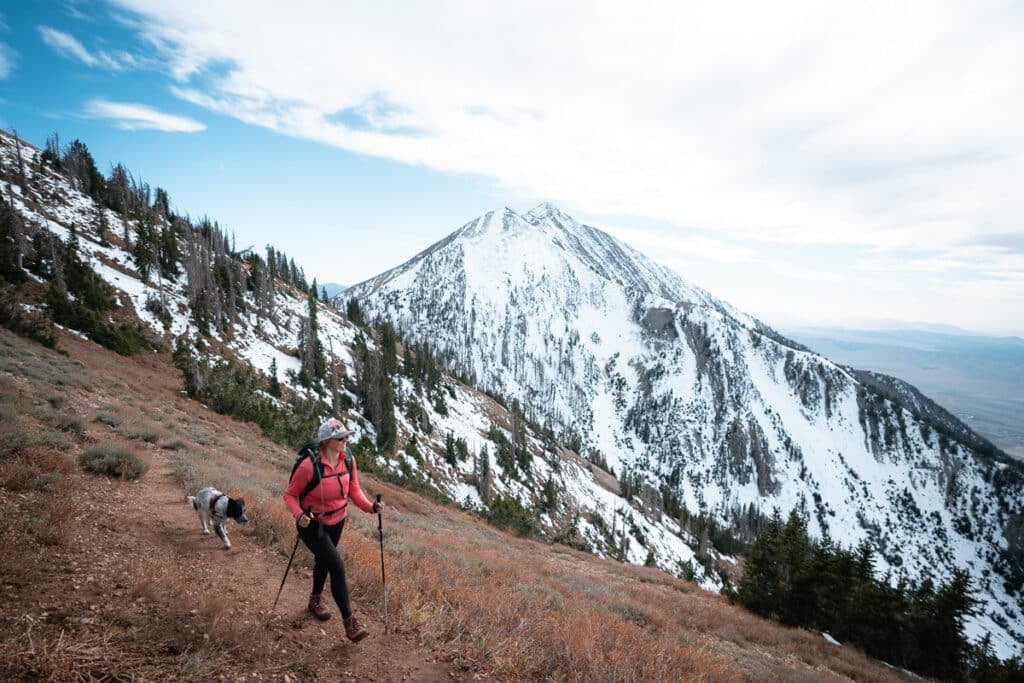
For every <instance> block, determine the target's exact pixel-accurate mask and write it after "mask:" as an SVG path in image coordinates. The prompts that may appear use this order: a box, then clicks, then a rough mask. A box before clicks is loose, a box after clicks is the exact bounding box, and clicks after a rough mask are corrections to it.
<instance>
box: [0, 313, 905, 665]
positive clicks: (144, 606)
mask: <svg viewBox="0 0 1024 683" xmlns="http://www.w3.org/2000/svg"><path fill="white" fill-rule="evenodd" d="M60 346H61V348H63V349H64V350H65V351H66V352H67V355H62V354H59V353H57V352H53V351H50V350H47V349H45V348H43V347H41V346H39V345H37V344H35V343H33V342H31V341H28V340H25V339H22V338H20V337H16V336H14V335H12V334H11V333H9V332H8V331H6V330H3V329H0V433H2V445H0V487H2V488H0V499H2V502H3V509H4V515H3V516H2V517H0V520H2V521H0V542H2V547H3V548H4V549H5V550H4V552H3V553H2V555H0V595H2V605H3V607H2V608H0V662H2V663H0V679H4V680H8V679H15V680H21V679H33V680H34V679H40V680H93V679H107V680H111V679H112V680H197V681H200V680H211V679H218V678H221V679H225V680H242V679H245V680H292V681H295V680H307V679H320V680H348V679H356V678H359V679H367V678H369V679H375V680H396V681H397V680H452V679H454V680H476V679H479V678H494V679H498V680H517V679H531V680H673V681H674V680H715V681H718V680H726V681H732V680H737V681H738V680H772V681H808V680H859V681H890V680H900V679H902V678H904V677H903V676H902V675H901V674H899V673H898V672H895V671H893V670H891V669H888V668H887V667H885V666H884V665H882V664H880V663H878V662H874V661H872V660H869V659H867V658H865V657H864V656H862V655H860V654H859V653H858V652H857V651H856V650H854V649H853V648H850V647H837V646H834V645H830V644H829V643H828V642H826V641H825V640H824V639H823V638H822V637H821V635H820V634H816V633H809V632H805V631H799V630H793V629H787V628H782V627H780V626H778V625H776V624H773V623H770V622H767V621H764V620H762V619H760V618H757V617H754V616H752V615H750V614H748V613H747V612H745V611H743V610H741V609H739V608H737V607H733V606H730V605H729V604H727V603H726V602H725V601H724V600H723V599H721V598H720V597H718V596H716V595H712V594H709V593H706V592H704V591H702V590H700V589H699V588H698V587H696V586H695V585H694V584H691V583H687V582H685V581H681V580H677V579H675V578H673V577H671V576H669V575H667V574H665V573H663V572H660V571H657V570H653V569H644V568H638V567H633V566H626V565H622V564H618V563H614V562H610V561H602V560H597V559H595V558H593V557H591V556H588V555H585V554H583V553H580V552H577V551H575V550H571V549H568V548H566V547H563V546H557V545H547V544H543V543H537V542H534V541H530V540H524V539H520V538H516V537H512V536H509V535H507V534H505V533H502V532H500V531H497V530H495V529H493V528H491V527H489V526H487V525H486V524H484V523H482V522H481V521H480V520H479V519H477V518H476V517H473V516H471V515H468V514H466V513H463V512H460V511H458V510H455V509H452V508H447V507H443V506H439V505H437V504H435V503H433V502H430V501H426V500H424V499H422V498H419V497H417V496H415V495H413V494H410V493H408V492H406V491H403V490H401V489H397V488H395V487H393V486H391V485H388V484H382V483H380V482H378V481H376V480H374V479H373V478H372V477H370V476H368V475H365V474H364V475H363V476H362V478H361V479H362V484H363V488H364V490H365V491H366V492H367V493H368V494H370V495H372V494H375V493H382V494H383V495H384V499H385V501H387V502H388V503H389V504H390V507H389V509H388V512H387V514H386V515H385V519H384V526H385V554H386V571H387V587H388V595H387V615H386V621H387V627H388V631H387V633H385V614H384V610H383V603H384V601H383V599H382V598H383V595H382V591H381V581H380V548H379V545H378V542H377V530H376V523H377V520H376V519H375V517H374V516H371V515H365V514H362V513H361V512H360V511H358V510H355V511H353V513H352V514H351V515H350V526H349V527H348V528H347V529H346V531H345V534H344V536H343V537H342V544H341V545H342V546H343V548H344V551H345V555H346V560H347V570H348V573H349V577H350V584H351V586H352V589H353V600H354V603H355V605H356V608H357V610H358V612H359V613H360V614H361V615H364V616H365V617H366V618H367V622H368V625H369V627H370V629H371V637H370V638H368V639H367V640H364V641H363V642H361V643H360V644H358V645H352V644H349V643H347V642H346V641H344V639H343V636H342V627H341V622H340V619H339V618H338V616H337V615H335V616H334V618H333V619H332V620H330V621H328V622H325V623H320V622H315V621H313V620H312V619H311V618H308V617H307V615H306V612H305V604H306V597H307V596H308V590H309V569H308V567H309V560H310V558H309V555H308V554H307V553H305V549H304V548H301V547H300V551H299V554H298V555H297V559H296V563H297V565H298V569H297V570H296V569H294V568H293V573H292V575H291V576H289V579H288V582H287V584H286V585H285V589H284V593H283V594H282V596H281V601H280V604H279V605H278V608H277V611H276V613H274V614H270V607H271V604H272V603H273V599H274V595H275V593H276V591H277V588H278V585H279V584H280V580H281V576H282V574H283V572H284V568H285V564H286V562H287V554H288V553H289V552H290V551H291V547H292V543H293V542H294V538H295V536H294V531H293V527H292V522H291V518H290V516H289V515H288V514H287V512H286V511H285V510H284V507H283V505H282V503H281V500H280V492H281V489H282V485H283V483H284V481H285V479H286V478H287V474H288V467H289V466H290V464H291V461H292V457H293V456H292V454H291V452H289V451H288V449H286V448H283V447H281V446H278V445H276V444H274V443H272V442H270V441H268V440H265V439H264V438H262V437H261V435H260V434H259V430H258V428H256V427H254V426H252V425H249V424H244V423H240V422H236V421H233V420H231V419H228V418H225V417H222V416H219V415H216V414H214V413H213V412H211V411H209V410H208V409H206V408H204V407H203V406H201V405H199V404H197V403H194V402H192V401H189V400H188V399H186V398H184V397H183V396H182V395H181V392H180V386H179V384H180V381H179V377H178V375H177V373H176V371H174V370H172V369H170V368H169V365H168V364H167V358H165V357H163V356H161V355H159V354H149V355H142V356H137V357H133V358H125V357H122V356H117V355H115V354H112V353H110V352H107V351H105V350H103V349H101V348H99V347H98V346H96V345H95V344H92V343H91V342H86V341H82V340H80V339H78V338H76V337H72V336H67V335H65V336H62V338H61V341H60ZM115 447H120V448H122V449H126V450H127V451H128V453H129V454H130V455H133V456H135V457H137V458H138V459H139V461H140V462H142V463H143V464H144V465H146V466H148V467H147V469H146V471H145V472H144V473H143V474H142V475H141V476H140V477H139V478H137V479H135V480H129V479H117V478H111V477H109V476H105V475H99V474H92V473H88V472H86V471H85V470H84V469H83V468H82V467H81V466H80V465H79V464H78V456H79V455H80V454H81V453H82V452H83V451H84V450H85V449H88V448H92V449H93V450H94V451H100V452H103V451H104V450H106V451H111V452H112V451H113V449H114V448H115ZM202 485H216V486H217V487H219V488H221V489H222V490H225V491H227V492H228V493H229V494H230V495H232V496H235V497H237V496H244V497H245V499H246V500H247V502H248V504H249V509H250V517H251V518H252V522H250V524H249V525H247V526H244V527H242V526H237V525H233V526H231V527H230V528H229V532H230V533H231V535H232V541H233V543H234V547H233V548H232V549H231V550H230V551H226V552H225V551H224V550H222V549H221V547H220V544H219V542H218V541H217V540H216V538H215V537H212V536H211V537H204V536H202V534H201V533H200V531H199V526H198V522H197V520H196V518H195V515H194V514H193V512H192V510H191V508H190V507H189V506H188V504H187V503H186V501H185V496H186V495H187V494H188V493H190V492H194V490H195V489H197V488H199V487H200V486H202Z"/></svg>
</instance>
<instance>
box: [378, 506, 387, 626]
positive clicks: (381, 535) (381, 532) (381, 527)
mask: <svg viewBox="0 0 1024 683" xmlns="http://www.w3.org/2000/svg"><path fill="white" fill-rule="evenodd" d="M377 502H378V503H380V494H379V493H378V494H377ZM379 508H380V506H379V505H378V512H377V536H378V537H379V538H380V590H381V592H382V593H384V633H387V632H388V590H387V586H386V585H385V583H384V524H383V522H382V521H381V516H380V510H379Z"/></svg>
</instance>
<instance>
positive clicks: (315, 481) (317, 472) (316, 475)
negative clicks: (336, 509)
mask: <svg viewBox="0 0 1024 683" xmlns="http://www.w3.org/2000/svg"><path fill="white" fill-rule="evenodd" d="M308 457H309V459H310V460H311V461H312V462H313V476H312V477H310V479H309V483H308V484H306V488H304V489H303V490H302V493H300V494H299V505H302V499H303V498H305V497H306V494H308V493H309V492H310V491H312V490H313V489H315V488H316V487H317V486H318V485H319V484H320V481H321V480H322V479H323V478H324V467H323V465H322V464H321V463H320V455H319V453H318V454H317V455H310V456H308ZM351 473H352V452H351V451H349V450H348V449H345V471H344V472H335V473H334V474H329V475H327V477H328V478H330V477H338V478H339V479H340V478H341V477H344V476H345V475H346V474H351ZM345 504H346V505H347V504H348V499H347V498H346V500H345ZM342 507H344V506H342Z"/></svg>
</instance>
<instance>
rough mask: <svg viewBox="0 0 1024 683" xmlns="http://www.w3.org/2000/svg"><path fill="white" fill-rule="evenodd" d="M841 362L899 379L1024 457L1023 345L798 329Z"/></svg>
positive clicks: (1005, 340) (904, 332)
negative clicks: (1023, 417) (1023, 419)
mask: <svg viewBox="0 0 1024 683" xmlns="http://www.w3.org/2000/svg"><path fill="white" fill-rule="evenodd" d="M791 333H792V336H793V337H794V338H796V339H799V340H801V341H802V342H804V343H806V344H808V345H809V346H811V347H813V348H814V349H816V350H818V351H820V352H821V353H822V354H823V355H825V356H827V357H829V358H830V359H832V360H834V361H835V362H837V363H842V364H844V365H850V366H852V367H855V368H859V369H864V370H875V371H878V372H883V373H885V374H887V375H894V376H896V377H900V378H902V379H904V380H906V381H908V382H910V383H911V384H913V385H915V386H916V387H917V388H919V389H920V390H921V391H922V392H924V393H925V394H927V395H928V396H930V397H931V398H933V399H935V400H936V401H937V402H938V403H940V404H942V405H943V406H945V407H946V408H947V409H949V411H950V412H952V413H953V414H954V415H956V416H957V417H958V418H960V419H961V420H963V421H964V422H965V423H966V424H968V425H969V426H970V427H972V428H973V429H974V430H975V431H977V432H978V433H980V434H981V435H983V436H985V437H987V438H988V439H989V440H991V441H992V442H993V443H994V444H995V445H997V446H999V447H1000V448H1002V449H1004V450H1005V451H1007V452H1008V453H1010V454H1011V455H1016V456H1017V457H1019V458H1024V421H1022V420H1021V416H1022V415H1024V392H1022V391H1021V387H1022V386H1024V339H1020V338H1019V337H991V336H983V335H974V334H966V333H959V334H957V333H952V332H934V331H921V330H911V329H893V330H849V329H841V328H794V329H793V330H791Z"/></svg>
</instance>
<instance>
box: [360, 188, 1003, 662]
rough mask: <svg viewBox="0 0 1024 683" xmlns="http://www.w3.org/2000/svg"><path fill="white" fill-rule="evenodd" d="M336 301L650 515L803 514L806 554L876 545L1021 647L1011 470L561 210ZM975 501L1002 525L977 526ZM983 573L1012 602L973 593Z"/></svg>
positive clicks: (474, 240) (494, 228) (884, 563)
mask: <svg viewBox="0 0 1024 683" xmlns="http://www.w3.org/2000/svg"><path fill="white" fill-rule="evenodd" d="M528 228H533V230H529V229H528ZM396 273H400V276H396ZM343 298H344V299H346V300H351V299H354V300H357V301H358V302H359V304H360V306H361V307H363V308H364V310H366V311H367V312H368V313H369V314H370V315H372V316H375V317H377V318H379V319H383V320H388V321H390V322H391V323H392V324H394V325H395V326H396V328H397V329H399V330H400V333H401V334H402V335H405V336H407V337H408V338H409V339H410V340H416V341H424V340H428V339H429V341H430V343H431V346H432V348H434V349H435V350H437V351H439V352H440V353H441V354H442V356H443V357H444V358H445V360H446V362H448V363H449V364H451V365H452V367H454V368H455V369H456V370H457V371H459V372H461V373H464V374H465V375H466V376H467V377H469V378H470V380H471V381H472V382H474V383H476V384H477V385H478V386H480V387H482V388H484V389H486V390H490V391H495V392H497V393H499V394H503V395H506V396H509V397H514V398H516V399H517V400H519V401H520V402H521V403H522V405H523V406H524V409H525V410H527V412H528V414H529V415H530V417H531V419H534V420H535V421H537V422H538V423H540V424H547V425H550V426H552V427H553V428H554V429H555V431H556V432H558V433H560V434H562V435H563V438H565V439H566V440H567V441H568V442H570V443H572V442H574V441H576V440H579V441H580V442H581V446H582V449H583V452H584V453H587V454H588V457H589V458H591V459H592V460H593V461H594V462H599V463H602V464H606V465H607V467H608V468H609V469H610V470H611V471H613V472H614V473H615V474H616V476H617V477H619V478H620V480H622V479H624V478H626V479H630V480H633V481H635V482H637V484H638V487H637V488H638V489H639V490H647V491H649V492H650V495H648V497H649V498H651V499H652V500H655V499H657V498H664V497H665V496H666V495H668V496H678V498H679V500H680V501H682V504H683V506H684V507H685V508H686V509H689V510H692V511H703V512H707V513H710V514H712V515H713V516H715V518H716V519H718V520H719V521H721V522H722V523H725V524H731V523H733V522H734V521H735V520H736V518H737V517H738V516H739V515H740V513H741V511H743V510H746V509H747V507H748V506H750V505H753V506H755V508H757V509H760V510H762V514H767V512H768V510H770V509H771V507H778V508H780V509H782V510H783V511H785V510H789V509H793V508H802V509H804V510H805V512H806V514H808V515H809V517H810V521H811V528H812V530H813V531H814V532H815V534H816V535H818V536H820V537H825V538H832V539H833V540H836V541H838V542H840V543H843V544H847V545H854V544H856V543H859V542H861V541H863V540H869V541H870V542H872V543H873V544H874V547H875V548H876V550H877V551H878V553H879V555H880V567H879V571H880V572H881V573H883V574H884V573H886V572H888V573H890V575H892V576H894V577H895V576H900V575H902V576H905V577H907V578H911V579H916V580H920V579H921V578H924V577H927V576H934V577H935V578H939V576H940V575H943V574H946V573H947V572H950V571H952V569H953V568H954V567H956V566H959V565H961V564H963V565H967V566H969V567H971V571H972V575H973V576H974V577H975V578H976V580H978V581H979V582H980V583H981V584H982V585H983V586H984V587H985V589H986V590H990V591H991V593H992V594H994V595H993V596H992V597H990V598H989V600H988V604H987V605H986V607H987V609H988V610H989V611H990V613H991V615H994V616H991V618H993V619H996V620H998V621H1002V622H1004V623H1005V622H1007V620H1008V622H1009V623H1016V624H1018V626H1017V629H1016V632H1017V636H1016V637H1015V638H1016V639H1017V642H1018V645H1017V646H1019V643H1020V640H1019V638H1020V632H1021V631H1020V613H1019V611H1018V610H1019V600H1020V598H1019V596H1020V593H1019V591H1020V585H1019V576H1020V574H1019V571H1020V570H1019V563H1018V560H1017V559H1015V558H1016V557H1017V553H1018V552H1019V549H1018V548H1017V547H1016V545H1015V543H1016V542H1015V541H1013V540H1012V538H1014V537H1015V536H1014V534H1013V533H1012V529H1013V528H1015V527H1014V524H1015V523H1014V521H1013V520H1014V519H1015V517H1014V516H1013V515H1014V514H1015V513H1014V508H1013V507H1012V506H1013V505H1015V504H1017V503H1016V502H1014V501H1020V500H1021V495H1022V493H1021V485H1020V481H1019V473H1018V474H1017V475H1015V478H1014V479H1013V483H1009V484H1006V485H1007V486H1008V487H1009V488H1008V489H1006V490H1004V491H1002V493H1001V494H999V495H996V494H995V492H992V493H990V494H988V495H986V494H985V493H984V491H986V490H989V491H993V489H992V485H991V484H990V483H989V482H990V481H991V480H992V476H993V474H994V473H997V472H1000V471H1003V468H1006V467H1011V468H1013V467H1014V465H1012V464H1010V463H1009V462H1008V461H1007V460H1006V459H1004V454H1002V453H1001V452H990V453H989V454H988V455H991V456H994V457H995V458H996V460H990V459H988V455H979V454H978V453H977V452H976V451H975V450H973V447H972V446H971V445H969V444H966V443H963V442H962V440H963V438H964V436H963V435H961V436H959V437H957V435H956V433H955V430H953V428H952V425H947V426H948V427H949V429H947V428H945V427H943V426H942V424H941V421H939V419H938V418H937V417H935V416H934V415H933V416H932V417H929V418H927V419H925V418H919V417H915V413H917V414H918V415H919V416H920V415H922V414H924V413H923V412H922V410H921V404H920V403H919V404H917V407H916V408H915V406H914V403H913V402H912V401H910V400H909V398H907V397H901V396H900V395H899V391H897V390H896V389H894V388H893V386H890V389H892V391H890V392H888V393H887V394H885V395H883V394H882V393H879V388H878V387H877V386H875V385H872V384H865V382H864V381H863V380H862V379H860V378H858V377H857V375H856V374H855V373H854V372H853V371H852V370H850V369H847V368H845V367H843V366H840V365H837V364H835V363H833V362H831V361H829V360H828V359H825V358H823V357H821V356H819V355H818V354H815V353H813V352H812V351H810V350H809V349H807V348H806V347H804V346H802V345H800V344H798V343H796V342H793V341H792V340H789V339H787V338H786V337H783V336H782V335H781V334H779V333H778V332H776V331H774V330H772V329H771V328H770V327H768V326H767V325H764V324H763V323H761V322H760V321H758V320H756V319H755V318H753V317H751V316H749V315H746V314H744V313H742V312H740V311H737V310H736V309H734V308H733V307H732V306H730V305H728V304H726V303H725V302H722V301H719V300H718V299H716V298H714V297H713V296H712V295H711V294H709V293H707V292H705V291H704V290H701V289H699V288H697V287H694V286H692V285H689V284H688V283H686V282H685V281H684V280H683V279H682V278H681V277H679V276H678V275H674V274H671V272H670V271H667V269H663V268H661V267H660V266H657V265H656V264H653V262H650V261H649V259H647V258H646V257H644V256H642V255H639V254H638V252H635V250H632V248H630V247H628V245H621V244H620V243H618V241H617V240H614V238H612V237H611V236H609V235H607V234H606V233H603V232H601V231H599V230H597V229H595V228H591V227H589V226H583V225H581V224H579V223H578V222H576V221H575V220H574V219H572V218H571V217H569V216H568V215H567V214H564V213H563V212H561V211H560V210H558V209H557V207H553V206H551V205H543V204H542V205H540V206H539V207H536V208H535V209H533V210H532V211H530V212H527V213H526V214H525V216H520V215H519V214H517V213H515V212H514V211H512V210H511V209H508V208H507V207H506V208H505V209H500V210H497V211H490V212H487V213H485V214H483V215H482V216H480V217H478V218H476V219H474V220H473V221H470V222H469V223H467V224H466V225H464V226H463V227H461V228H459V229H458V230H456V231H455V232H453V233H452V234H451V235H449V236H447V237H445V238H444V239H442V240H440V241H438V242H436V243H435V244H434V245H432V246H431V247H430V248H429V249H427V250H425V251H424V252H421V254H419V255H418V256H417V257H415V258H413V259H411V260H410V261H407V262H406V263H404V264H401V265H400V266H398V267H396V268H395V269H392V270H390V271H387V272H386V273H384V274H382V275H380V276H378V277H376V278H372V279H370V280H368V281H367V282H365V283H360V284H357V285H354V286H353V287H352V288H350V290H348V291H347V292H346V295H345V296H344V297H343ZM894 386H899V385H894ZM936 434H938V437H939V438H938V440H937V441H936V439H935V435H936ZM978 438H979V439H980V437H978ZM982 442H984V440H983V439H982V440H980V441H977V440H975V441H973V443H974V445H975V446H976V445H978V444H981V443H982ZM915 463H916V464H915ZM922 468H923V469H922ZM1014 471H1016V470H1014ZM926 472H927V473H929V474H925V473H926ZM986 473H987V474H986ZM898 482H904V483H902V484H901V483H898ZM1002 485H1003V484H1002V483H1000V486H1002ZM978 496H981V497H983V498H992V499H995V500H999V501H1000V502H999V503H998V505H999V508H998V510H996V511H995V513H994V514H992V511H990V514H989V515H987V516H984V515H982V516H981V517H980V518H979V517H978V516H977V513H978V512H979V510H980V508H978V506H977V503H972V502H971V500H972V499H973V500H975V501H976V500H977V499H978ZM924 511H927V513H926V512H924ZM922 516H923V517H924V520H923V522H922V521H921V520H919V519H918V518H919V517H922ZM968 519H970V520H971V523H970V524H967V525H966V526H965V521H964V520H968ZM971 524H973V525H975V526H977V527H979V528H973V527H972V528H971V529H970V531H969V532H967V533H961V531H964V530H965V529H967V528H968V527H970V526H971ZM957 529H960V531H957ZM922 534H924V536H926V537H930V538H932V539H933V540H932V541H927V542H922V536H921V535H922ZM1007 544H1008V545H1007ZM992 568H997V571H998V572H999V573H1000V575H1002V576H1004V577H1007V580H1008V581H1010V583H1008V584H1007V585H1008V586H1009V585H1013V586H1014V587H1013V588H1012V589H1010V591H1009V593H1007V592H1004V591H1003V590H1002V588H1003V587H1002V586H999V585H997V584H996V583H995V582H993V581H991V580H988V581H987V582H986V581H985V576H986V574H985V570H989V569H992ZM937 572H938V573H937ZM1009 577H1017V578H1009ZM1011 595H1014V596H1016V597H1011ZM1000 614H1003V615H1004V616H999V615H1000ZM993 623H994V622H993ZM1012 639H1013V638H1011V640H1012Z"/></svg>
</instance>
